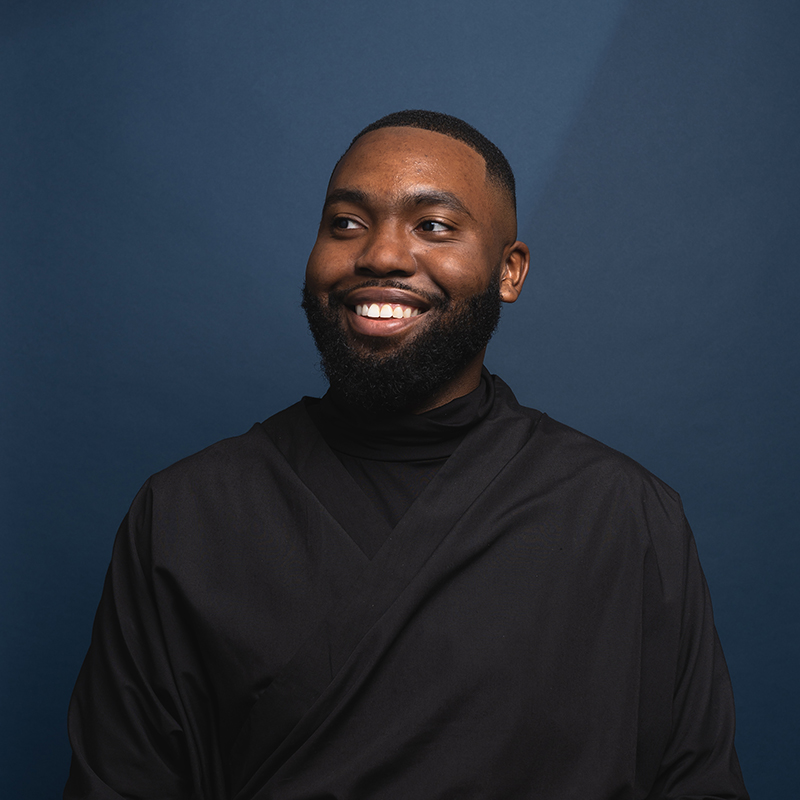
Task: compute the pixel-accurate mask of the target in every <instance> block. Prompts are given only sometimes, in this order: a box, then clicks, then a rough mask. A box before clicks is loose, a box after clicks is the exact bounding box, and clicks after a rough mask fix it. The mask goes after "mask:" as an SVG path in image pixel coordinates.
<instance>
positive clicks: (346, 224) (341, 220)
mask: <svg viewBox="0 0 800 800" xmlns="http://www.w3.org/2000/svg"><path fill="white" fill-rule="evenodd" d="M333 227H334V228H336V230H338V231H352V230H355V229H356V228H357V227H358V225H357V224H356V221H355V220H352V219H350V218H349V217H336V219H334V220H333Z"/></svg>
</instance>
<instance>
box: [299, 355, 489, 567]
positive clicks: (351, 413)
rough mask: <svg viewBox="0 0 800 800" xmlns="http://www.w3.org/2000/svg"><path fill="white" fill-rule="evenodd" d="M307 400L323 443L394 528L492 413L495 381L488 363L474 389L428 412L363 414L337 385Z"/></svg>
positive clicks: (373, 546) (379, 541) (377, 544)
mask: <svg viewBox="0 0 800 800" xmlns="http://www.w3.org/2000/svg"><path fill="white" fill-rule="evenodd" d="M303 402H304V403H305V406H306V411H307V412H308V415H309V416H310V417H311V419H312V420H313V421H314V424H315V425H316V426H317V428H318V429H319V432H320V433H321V434H322V438H323V439H324V440H325V443H326V444H327V445H328V447H330V448H331V450H333V452H334V453H336V455H337V457H338V458H339V461H341V462H342V464H344V466H345V469H347V471H348V472H349V473H350V475H351V476H352V478H353V480H355V482H356V483H357V484H358V485H359V487H360V488H361V490H362V491H363V492H364V494H365V495H366V496H367V497H368V498H369V499H370V500H371V501H372V502H373V504H374V505H375V507H376V508H377V509H378V511H380V513H381V515H382V516H383V518H384V519H385V520H386V521H387V522H388V523H389V526H390V527H391V528H394V527H395V525H397V523H398V522H399V521H400V520H401V519H402V518H403V516H404V515H405V513H406V511H408V509H409V508H410V507H411V504H412V503H413V502H414V501H415V500H416V499H417V497H418V496H419V494H420V492H422V490H423V489H424V488H425V487H426V486H427V485H428V484H429V483H430V482H431V479H432V478H433V476H434V475H435V474H436V473H437V472H438V471H439V469H440V467H441V466H442V465H443V464H444V463H445V461H447V459H448V458H449V457H450V456H451V455H452V454H453V453H454V452H455V450H456V448H457V447H458V445H459V444H461V442H462V441H463V439H464V437H465V436H466V435H467V434H468V433H469V431H470V430H471V429H472V428H474V427H475V425H477V424H478V423H479V422H480V421H481V420H483V419H485V418H486V416H487V415H488V414H489V412H490V411H491V409H492V404H493V403H494V382H493V381H492V376H491V375H490V374H489V372H488V371H487V370H486V368H485V367H484V368H483V372H482V374H481V382H480V384H479V385H478V387H477V388H476V389H475V390H474V391H472V392H470V393H469V394H467V395H464V396H463V397H458V398H456V399H455V400H452V401H451V402H449V403H447V404H445V405H443V406H440V407H439V408H434V409H433V410H431V411H427V412H425V413H424V414H402V413H393V414H382V413H376V414H369V415H365V414H364V412H363V411H361V410H360V409H356V408H353V407H352V406H350V405H348V404H347V403H346V402H344V401H343V400H342V399H341V398H339V397H338V396H337V395H336V393H335V392H334V391H333V390H329V391H328V392H327V393H326V395H325V396H324V397H323V398H322V399H321V400H317V399H316V398H312V397H304V398H303ZM377 537H378V534H377V533H376V534H374V535H373V536H372V539H371V547H370V552H368V555H370V556H372V555H373V554H374V553H375V552H377V550H378V547H380V545H381V544H383V539H381V538H377ZM362 549H363V546H362ZM365 552H366V551H365Z"/></svg>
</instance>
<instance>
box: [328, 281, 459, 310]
mask: <svg viewBox="0 0 800 800" xmlns="http://www.w3.org/2000/svg"><path fill="white" fill-rule="evenodd" d="M376 287H381V288H383V289H401V290H402V291H404V292H410V293H411V294H415V295H417V296H418V297H422V298H423V299H424V300H425V301H426V302H427V303H428V304H429V306H430V307H431V308H436V309H443V308H446V307H447V306H448V305H449V304H450V302H451V301H450V299H449V298H448V297H446V296H445V295H441V294H432V293H431V292H426V291H424V290H421V289H418V288H416V287H414V286H410V285H409V284H407V283H404V282H403V281H398V280H394V279H393V278H385V279H383V280H379V279H377V278H369V279H368V280H365V281H363V282H362V283H359V284H356V285H355V286H349V287H348V288H347V289H334V290H331V291H330V292H328V305H329V307H330V308H335V307H338V306H343V305H344V304H345V303H344V300H345V297H347V295H348V294H350V292H353V291H355V290H356V289H367V288H370V289H374V288H376Z"/></svg>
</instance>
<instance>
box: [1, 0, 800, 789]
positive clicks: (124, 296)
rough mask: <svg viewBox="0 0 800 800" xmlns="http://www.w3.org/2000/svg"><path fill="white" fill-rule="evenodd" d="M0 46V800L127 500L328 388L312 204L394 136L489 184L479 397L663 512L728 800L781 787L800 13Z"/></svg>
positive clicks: (794, 709) (588, 9) (435, 20)
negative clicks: (712, 662) (487, 381)
mask: <svg viewBox="0 0 800 800" xmlns="http://www.w3.org/2000/svg"><path fill="white" fill-rule="evenodd" d="M0 13H1V14H2V16H0V37H2V47H0V104H1V105H0V208H1V209H2V226H1V228H0V264H2V307H1V308H0V316H1V318H0V325H1V326H2V345H3V347H2V358H3V375H4V377H3V383H2V414H0V425H2V437H3V442H4V446H3V454H2V457H3V461H2V463H3V470H4V472H3V481H2V495H3V502H4V509H3V512H2V525H3V533H2V545H3V552H2V556H1V557H0V568H1V569H2V600H3V616H2V626H3V627H2V631H1V634H2V638H1V639H0V642H1V643H2V644H0V646H1V647H2V651H3V652H2V670H3V674H2V697H1V698H0V699H1V700H2V717H1V718H2V720H3V723H2V731H1V732H0V736H2V747H0V752H2V759H3V763H2V769H3V772H4V775H3V778H2V786H3V787H4V789H3V792H4V794H3V796H4V797H25V798H33V799H34V800H35V799H36V798H49V797H54V796H56V795H57V794H58V792H59V788H60V786H61V784H62V782H63V780H64V777H65V774H66V770H67V764H68V747H67V743H66V735H65V722H64V719H65V712H66V704H67V701H68V696H69V692H70V689H71V686H72V683H73V681H74V679H75V676H76V674H77V671H78V668H79V666H80V662H81V659H82V657H83V654H84V652H85V649H86V647H87V645H88V641H89V634H90V626H91V620H92V616H93V613H94V608H95V605H96V603H97V600H98V598H99V593H100V588H101V584H102V579H103V574H104V571H105V567H106V564H107V560H108V557H109V554H110V549H111V543H112V540H113V536H114V533H115V531H116V527H117V525H118V523H119V521H120V519H121V517H122V516H123V514H124V513H125V510H126V509H127V505H128V503H129V501H130V499H131V498H132V496H133V494H134V493H135V491H136V490H137V489H138V487H139V485H140V484H141V483H142V482H143V481H144V479H145V478H146V477H147V476H148V474H150V473H152V472H154V471H155V470H157V469H159V468H161V467H164V466H166V465H167V464H168V463H170V462H172V461H174V460H176V459H177V458H179V457H181V456H184V455H186V454H188V453H190V452H192V451H195V450H197V449H200V448H201V447H203V446H205V445H207V444H209V443H210V442H211V441H213V440H215V439H219V438H222V437H223V436H228V435H234V434H237V433H239V432H242V431H244V430H245V429H246V428H248V427H249V426H250V425H251V424H252V422H254V421H256V420H259V419H263V418H265V417H266V416H268V415H269V414H271V413H273V412H274V411H276V410H278V409H280V408H282V407H283V406H285V405H287V404H289V403H290V402H293V401H294V400H296V399H297V398H298V397H299V396H300V395H302V394H315V393H319V392H320V391H321V390H322V388H323V384H322V381H321V379H320V377H319V374H318V372H317V371H316V369H315V356H314V352H313V347H312V345H311V342H310V339H309V337H308V335H307V333H306V331H305V325H304V320H303V317H302V314H301V312H300V310H299V307H298V300H299V286H300V281H301V274H302V270H303V267H304V265H305V259H306V256H307V253H308V251H309V249H310V247H311V244H312V242H313V238H314V233H315V227H316V222H317V218H318V214H319V210H320V204H321V200H322V195H323V191H324V187H325V183H326V181H327V177H328V173H329V170H330V168H331V167H332V165H333V163H334V161H335V160H336V158H338V156H339V155H340V154H341V152H342V150H343V149H344V148H345V146H346V144H347V142H348V141H349V139H350V137H351V136H352V135H353V134H354V133H355V132H356V131H357V130H358V129H359V128H360V127H361V126H363V125H365V124H366V123H368V122H370V121H372V120H373V119H374V118H376V117H378V116H380V115H382V114H384V113H386V112H389V111H393V110H397V109H399V108H406V107H431V108H436V109H439V110H443V111H447V112H450V113H453V114H456V115H459V116H463V117H465V118H466V119H467V120H469V121H471V122H472V123H473V124H475V125H476V126H477V127H478V128H479V129H480V130H482V131H483V132H485V133H486V134H487V135H488V136H489V137H490V138H492V139H494V140H495V141H496V142H497V143H498V144H499V145H500V146H501V147H502V148H503V149H504V150H505V152H506V154H507V155H508V157H509V159H510V160H511V162H512V165H513V166H514V167H515V169H516V172H517V177H518V183H519V186H520V197H519V201H520V210H521V226H520V227H521V238H523V239H524V240H526V241H527V242H528V243H529V244H530V245H531V248H532V252H533V271H532V274H531V276H530V277H529V279H528V285H527V287H526V290H525V293H524V295H523V298H522V300H521V301H520V302H519V303H518V304H517V305H516V306H515V307H512V308H510V309H509V310H508V311H507V313H506V315H505V318H504V321H503V323H502V324H501V331H500V333H499V334H498V336H497V338H496V341H495V343H494V344H493V345H492V346H491V348H490V353H489V358H488V364H489V366H490V367H491V368H492V370H493V371H496V372H498V373H500V374H502V375H503V376H504V377H505V378H506V380H508V381H509V382H510V383H511V384H512V386H513V387H514V388H515V389H516V391H517V393H518V395H519V397H520V399H521V400H522V401H523V402H525V403H527V404H529V405H534V406H537V407H539V408H542V409H543V410H546V411H547V412H548V413H550V414H551V415H552V416H555V417H557V418H559V419H562V420H563V421H565V422H567V423H569V424H571V425H574V426H575V427H578V428H580V429H582V430H584V431H586V432H587V433H590V434H592V435H594V436H595V437H597V438H600V439H602V440H604V441H606V442H607V443H609V444H611V445H613V446H614V447H617V448H619V449H621V450H623V451H626V452H628V453H629V454H630V455H632V456H634V457H635V458H636V459H637V460H639V461H641V462H642V463H644V464H645V465H646V466H647V467H649V468H650V469H651V470H652V471H654V472H655V473H656V474H658V475H660V476H661V477H663V478H664V479H665V480H667V481H668V482H669V483H670V484H672V485H673V486H674V487H675V488H677V489H678V490H679V491H680V492H681V493H682V495H683V497H684V501H685V505H686V508H687V511H688V513H689V516H690V519H691V520H692V522H693V526H694V528H695V533H696V536H697V540H698V546H699V549H700V553H701V557H702V558H703V563H704V565H705V569H706V573H707V577H708V580H709V584H710V586H711V590H712V595H713V597H714V600H715V606H716V617H717V623H718V627H719V630H720V634H721V636H722V639H723V644H724V646H725V650H726V653H727V657H728V661H729V666H730V669H731V672H732V675H733V679H734V688H735V690H736V694H737V701H738V712H739V733H738V744H739V752H740V756H741V761H742V766H743V769H744V771H745V777H746V779H747V780H748V783H749V785H750V788H751V792H752V793H753V795H754V796H755V797H765V798H766V797H788V796H790V795H791V793H793V792H794V791H795V790H796V787H797V785H798V775H797V770H796V762H797V752H798V749H799V748H800V736H799V735H798V730H797V725H796V719H797V715H798V711H800V708H799V706H800V704H799V703H798V690H797V685H798V681H797V669H798V631H797V628H798V622H797V620H798V602H797V601H798V588H797V581H796V579H795V575H796V572H797V569H798V564H799V563H800V559H798V544H797V532H798V530H797V529H798V522H797V520H798V512H800V509H799V508H798V505H800V502H799V501H798V496H799V495H800V492H798V489H797V487H798V480H799V479H800V467H799V466H798V460H797V455H796V454H797V452H798V444H800V441H799V440H800V436H799V435H798V420H797V400H796V398H797V394H798V388H800V387H798V376H800V369H798V366H799V365H798V358H799V355H798V354H799V353H800V347H798V345H800V342H798V338H800V337H798V324H797V317H798V314H797V307H798V300H799V299H800V298H799V297H798V283H799V282H800V277H799V276H798V269H797V254H798V244H799V242H798V238H799V237H800V234H799V233H798V231H800V224H798V220H800V182H799V181H798V178H799V177H800V165H799V164H798V161H799V160H800V108H799V105H800V48H799V47H798V44H797V43H798V40H799V37H800V9H799V8H798V4H797V2H796V0H786V1H785V2H778V1H776V0H758V2H744V0H738V1H737V0H727V1H726V2H721V1H717V2H713V1H712V0H707V1H706V0H672V1H671V2H668V3H667V2H648V3H641V2H632V1H631V0H628V1H627V2H623V0H613V1H612V0H607V2H604V3H597V2H595V1H594V0H575V1H574V2H571V3H563V4H556V3H552V2H548V1H546V0H493V2H488V1H487V2H477V1H476V0H473V1H472V2H445V1H444V0H443V1H442V2H439V3H435V4H431V3H423V2H419V0H406V2H402V3H397V4H392V5H389V4H385V5H383V4H377V3H373V2H370V0H351V1H350V2H348V0H342V1H341V2H339V3H335V4H334V3H326V2H320V1H308V2H289V1H288V0H284V1H283V2H278V0H273V1H272V2H244V1H239V2H225V3H222V2H211V0H205V1H204V2H191V3H190V2H186V0H181V1H178V0H173V2H170V3H161V2H146V1H145V0H139V1H138V2H132V1H131V0H117V2H114V3H100V2H70V3H67V2H50V0H37V2H35V3H31V2H10V1H9V0H7V2H5V3H4V5H3V9H2V12H0Z"/></svg>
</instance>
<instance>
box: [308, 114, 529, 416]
mask: <svg viewBox="0 0 800 800" xmlns="http://www.w3.org/2000/svg"><path fill="white" fill-rule="evenodd" d="M529 257H530V256H529V251H528V247H527V246H526V245H525V244H523V243H522V242H519V241H517V240H516V218H515V214H514V210H513V207H512V204H511V201H510V199H509V198H508V196H507V195H506V194H505V192H504V191H503V190H502V189H501V188H499V187H498V186H497V185H496V184H494V183H493V182H491V181H489V180H487V177H486V165H485V163H484V160H483V158H482V157H481V156H480V155H479V154H478V153H476V152H475V151H474V150H472V148H470V147H469V146H467V145H466V144H464V143H463V142H460V141H458V140H455V139H451V138H450V137H449V136H445V135H444V134H441V133H435V132H433V131H427V130H422V129H418V128H406V127H398V128H382V129H380V130H376V131H372V132H370V133H368V134H365V135H364V136H363V137H361V138H360V139H359V140H358V141H356V143H355V144H354V145H353V146H352V148H351V149H350V150H349V151H348V153H347V154H346V155H345V156H344V157H343V158H342V160H341V161H340V162H339V164H338V166H337V167H336V169H335V170H334V173H333V175H332V176H331V180H330V183H329V185H328V194H327V198H326V201H325V206H324V208H323V213H322V220H321V223H320V227H319V232H318V235H317V240H316V243H315V245H314V248H313V250H312V252H311V255H310V257H309V260H308V266H307V268H306V288H307V290H308V291H309V292H310V293H311V294H313V295H315V296H316V297H318V298H319V300H320V302H321V303H323V304H324V305H326V304H328V302H329V295H330V294H331V293H333V294H334V295H335V296H337V297H339V298H341V299H342V300H343V305H340V306H339V307H338V312H337V313H338V314H339V318H340V324H341V325H342V328H343V330H344V332H345V335H346V336H347V338H348V341H349V342H350V344H351V345H352V347H354V348H356V349H358V350H361V351H363V352H364V353H372V354H375V355H385V354H387V353H389V352H391V351H392V350H393V349H395V348H397V347H399V346H401V345H402V344H403V343H404V342H408V341H409V340H410V338H411V337H415V336H418V335H419V334H420V333H421V332H422V331H423V330H424V329H425V327H426V326H428V325H430V324H431V322H432V321H433V320H434V319H435V318H436V316H437V315H439V316H443V315H446V314H447V313H448V312H447V309H446V307H447V306H448V301H450V305H451V306H452V305H458V304H460V303H463V301H466V300H468V299H470V298H472V297H473V296H475V295H478V294H481V293H482V292H484V291H486V289H487V287H488V286H489V283H490V281H492V280H493V279H495V276H497V275H499V280H500V286H499V290H500V298H501V300H502V301H504V302H507V303H513V302H514V301H515V300H516V299H517V297H518V296H519V293H520V291H521V289H522V285H523V283H524V281H525V277H526V275H527V272H528V264H529ZM373 303H377V304H378V305H383V304H386V303H389V304H392V307H393V308H395V307H397V306H399V307H400V308H401V309H404V308H405V307H411V308H413V309H418V311H419V312H420V313H418V314H417V315H416V316H412V317H402V318H399V319H398V318H394V317H393V318H390V319H370V318H366V317H364V316H359V315H357V314H356V311H355V306H356V305H363V304H367V305H371V304H373ZM484 354H485V348H484V349H482V350H481V351H480V352H479V353H477V354H476V355H475V357H474V358H473V359H472V360H471V361H470V362H469V363H468V364H467V365H466V366H465V367H464V369H463V370H462V371H461V372H460V373H459V374H458V375H457V376H456V377H455V378H453V379H451V380H449V381H447V382H446V383H445V384H443V385H442V386H441V387H440V388H439V389H438V390H437V391H436V392H435V393H434V394H433V395H432V396H431V397H430V398H428V399H427V400H426V401H425V402H424V403H423V404H422V405H421V406H420V407H418V408H415V409H413V410H414V411H416V412H417V413H422V412H423V411H427V410H429V409H431V408H436V407H438V406H440V405H443V404H445V403H448V402H450V401H451V400H453V399H455V398H456V397H460V396H462V395H464V394H467V393H468V392H470V391H472V390H473V389H475V388H476V387H477V386H478V383H479V381H480V372H481V366H482V364H483V357H484Z"/></svg>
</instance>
